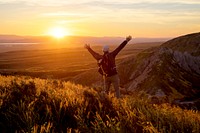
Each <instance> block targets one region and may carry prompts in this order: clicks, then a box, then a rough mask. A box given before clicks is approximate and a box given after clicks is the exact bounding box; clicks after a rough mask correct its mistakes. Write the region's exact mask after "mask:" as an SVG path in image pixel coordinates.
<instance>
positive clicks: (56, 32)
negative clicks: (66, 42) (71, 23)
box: [49, 27, 69, 39]
mask: <svg viewBox="0 0 200 133" xmlns="http://www.w3.org/2000/svg"><path fill="white" fill-rule="evenodd" d="M49 35H51V36H53V37H55V38H57V39H60V38H63V37H65V36H67V35H69V31H67V30H66V29H65V28H63V27H54V28H51V29H50V30H49Z"/></svg>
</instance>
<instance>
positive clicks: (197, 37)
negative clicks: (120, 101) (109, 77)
mask: <svg viewBox="0 0 200 133" xmlns="http://www.w3.org/2000/svg"><path fill="white" fill-rule="evenodd" d="M95 71H96V70H91V71H90V72H85V73H83V74H82V75H78V76H77V77H75V81H77V82H79V81H83V80H84V79H85V80H84V83H85V84H90V85H91V84H93V85H97V83H98V85H99V83H100V82H97V81H101V77H100V76H99V75H98V74H96V73H95V76H94V72H95ZM118 71H119V75H120V80H121V84H122V85H123V86H124V87H125V88H126V89H127V90H128V91H132V92H134V93H138V92H141V91H142V92H145V93H147V94H148V95H149V96H156V97H165V98H166V99H167V100H169V101H174V100H175V99H183V98H189V99H196V98H198V96H199V94H200V33H194V34H189V35H185V36H181V37H178V38H175V39H172V40H170V41H167V42H165V43H164V44H162V45H161V46H160V47H156V48H151V49H148V50H145V51H143V52H141V53H140V54H138V55H137V56H136V57H129V58H127V59H126V60H124V61H122V62H121V63H120V64H119V65H118ZM92 77H95V78H92ZM86 79H90V80H86ZM82 83H83V82H82Z"/></svg>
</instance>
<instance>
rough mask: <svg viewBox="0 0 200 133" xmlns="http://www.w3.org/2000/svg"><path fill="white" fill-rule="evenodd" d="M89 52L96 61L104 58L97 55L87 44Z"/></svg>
mask: <svg viewBox="0 0 200 133" xmlns="http://www.w3.org/2000/svg"><path fill="white" fill-rule="evenodd" d="M84 47H85V48H86V49H87V50H88V51H89V52H90V54H91V55H92V56H93V57H94V58H95V59H96V60H100V59H101V58H102V56H101V55H100V54H98V53H96V52H95V51H94V50H92V49H91V48H90V45H89V44H85V46H84Z"/></svg>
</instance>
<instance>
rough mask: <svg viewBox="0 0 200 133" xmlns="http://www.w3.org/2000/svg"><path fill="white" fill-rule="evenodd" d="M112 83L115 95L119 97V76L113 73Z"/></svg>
mask: <svg viewBox="0 0 200 133" xmlns="http://www.w3.org/2000/svg"><path fill="white" fill-rule="evenodd" d="M112 83H113V86H114V89H115V93H116V97H117V98H120V90H119V76H118V75H114V76H112Z"/></svg>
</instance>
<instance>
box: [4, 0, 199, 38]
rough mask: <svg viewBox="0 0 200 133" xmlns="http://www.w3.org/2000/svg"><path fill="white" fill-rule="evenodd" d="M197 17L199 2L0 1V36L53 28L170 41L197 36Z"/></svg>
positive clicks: (115, 0) (176, 0) (58, 35)
mask: <svg viewBox="0 0 200 133" xmlns="http://www.w3.org/2000/svg"><path fill="white" fill-rule="evenodd" d="M199 16H200V1H199V0H173V1H169V0H137V1H134V0H123V1H122V0H109V1H106V0H102V1H94V0H79V1H74V0H42V1H41V0H0V17H1V18H2V19H1V22H0V29H1V30H0V34H12V35H13V34H14V35H36V36H38V35H44V34H45V33H46V29H49V27H51V26H52V25H53V26H58V27H64V30H67V29H65V27H66V26H67V27H68V28H70V34H71V32H73V35H77V36H125V35H129V34H130V35H133V36H135V37H174V36H179V35H183V34H188V33H194V32H199V31H200V17H199ZM63 32H64V33H63ZM51 34H52V35H53V36H55V37H62V36H64V34H65V35H67V34H69V33H68V31H62V30H61V31H59V30H58V31H57V30H56V31H55V32H54V31H53V33H51Z"/></svg>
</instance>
